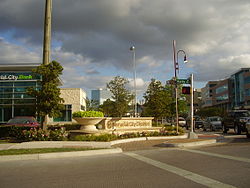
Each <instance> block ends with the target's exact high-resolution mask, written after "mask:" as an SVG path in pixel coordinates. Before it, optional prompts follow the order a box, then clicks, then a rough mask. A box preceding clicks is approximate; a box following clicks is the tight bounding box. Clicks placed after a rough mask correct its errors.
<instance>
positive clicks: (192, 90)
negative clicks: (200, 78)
mask: <svg viewBox="0 0 250 188" xmlns="http://www.w3.org/2000/svg"><path fill="white" fill-rule="evenodd" d="M190 81H191V92H190V94H191V95H190V98H191V99H190V103H191V104H190V116H191V117H190V119H191V131H190V132H189V134H188V138H190V139H196V138H198V136H197V134H195V133H194V75H193V74H191V75H190Z"/></svg>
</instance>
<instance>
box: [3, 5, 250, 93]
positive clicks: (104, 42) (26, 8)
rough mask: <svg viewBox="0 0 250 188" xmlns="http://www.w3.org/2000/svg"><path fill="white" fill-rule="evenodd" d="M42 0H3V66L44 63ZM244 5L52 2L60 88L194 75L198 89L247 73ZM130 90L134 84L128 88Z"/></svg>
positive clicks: (249, 47) (249, 41)
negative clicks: (176, 62)
mask: <svg viewBox="0 0 250 188" xmlns="http://www.w3.org/2000/svg"><path fill="white" fill-rule="evenodd" d="M44 7H45V0H18V1H17V0H0V20H1V21H0V64H11V63H40V62H42V43H43V19H44ZM249 31H250V1H249V0H154V1H152V0H53V10H52V57H51V59H52V60H56V61H58V62H60V63H61V64H62V65H63V67H64V72H63V76H62V80H63V82H64V86H63V87H71V88H72V87H73V88H74V87H80V88H83V89H84V90H85V91H86V92H87V93H88V94H89V91H90V90H91V89H96V88H104V87H105V86H106V83H107V82H109V81H110V80H111V79H112V78H113V77H114V76H117V75H120V76H122V77H126V78H128V79H129V80H133V71H134V69H133V56H132V55H133V54H132V52H131V51H130V50H129V48H130V47H131V46H132V45H134V46H135V48H136V73H137V80H136V81H137V86H138V89H140V91H141V92H143V91H144V90H145V89H146V87H147V84H148V82H149V81H150V79H151V78H155V79H157V80H161V81H162V82H165V81H166V80H168V79H171V78H172V77H173V76H174V66H173V57H172V56H173V55H172V53H173V47H172V41H173V40H176V41H177V50H179V49H183V50H184V51H185V52H186V54H187V56H188V61H189V63H188V64H184V63H183V61H182V59H183V55H182V54H181V53H180V54H179V56H178V57H179V64H180V72H179V77H181V78H187V77H188V76H189V74H190V73H193V74H194V80H195V87H196V88H200V87H203V86H204V85H205V83H206V82H207V81H209V80H217V79H223V78H225V77H227V76H229V75H230V74H232V73H233V72H235V71H237V70H238V69H240V68H243V67H250V32H249ZM131 85H132V82H131Z"/></svg>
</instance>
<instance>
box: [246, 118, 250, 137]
mask: <svg viewBox="0 0 250 188" xmlns="http://www.w3.org/2000/svg"><path fill="white" fill-rule="evenodd" d="M246 135H247V138H250V119H248V121H247V123H246Z"/></svg>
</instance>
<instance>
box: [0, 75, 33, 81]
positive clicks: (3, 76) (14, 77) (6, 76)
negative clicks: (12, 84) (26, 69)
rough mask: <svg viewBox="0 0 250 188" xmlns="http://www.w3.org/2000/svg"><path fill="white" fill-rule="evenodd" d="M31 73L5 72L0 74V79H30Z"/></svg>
mask: <svg viewBox="0 0 250 188" xmlns="http://www.w3.org/2000/svg"><path fill="white" fill-rule="evenodd" d="M32 79H33V77H32V75H22V74H20V75H13V74H6V75H0V80H32Z"/></svg>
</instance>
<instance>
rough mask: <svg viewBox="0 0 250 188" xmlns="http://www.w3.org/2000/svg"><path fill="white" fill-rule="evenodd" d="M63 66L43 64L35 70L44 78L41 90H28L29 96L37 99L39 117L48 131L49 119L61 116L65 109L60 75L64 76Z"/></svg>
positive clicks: (31, 88)
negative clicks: (61, 93) (61, 95)
mask: <svg viewBox="0 0 250 188" xmlns="http://www.w3.org/2000/svg"><path fill="white" fill-rule="evenodd" d="M62 71H63V68H62V66H61V65H60V64H59V63H58V62H56V61H52V62H51V63H49V64H47V65H45V64H41V65H40V66H38V67H37V68H36V69H34V70H33V72H34V73H37V74H39V75H41V76H42V80H41V88H40V89H37V88H33V87H30V88H28V91H27V94H28V95H30V96H33V97H36V111H37V115H38V116H39V117H41V119H42V127H43V129H46V126H47V118H48V116H49V117H58V116H60V115H61V113H60V111H61V110H62V109H63V105H62V104H61V103H63V102H64V100H63V98H61V97H60V89H59V88H58V86H59V83H60V82H59V75H61V74H62Z"/></svg>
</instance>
